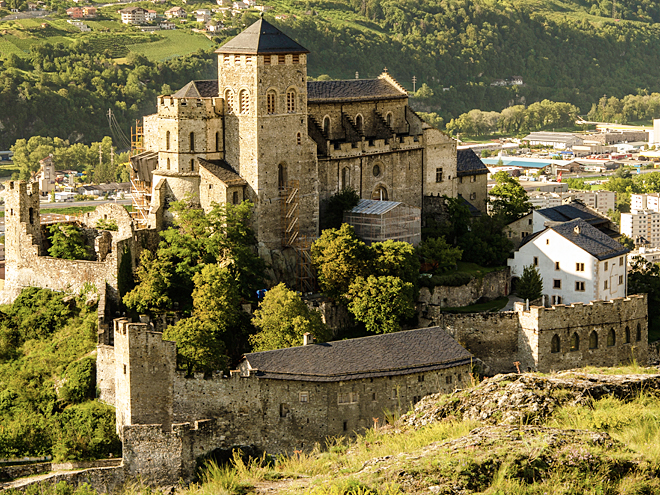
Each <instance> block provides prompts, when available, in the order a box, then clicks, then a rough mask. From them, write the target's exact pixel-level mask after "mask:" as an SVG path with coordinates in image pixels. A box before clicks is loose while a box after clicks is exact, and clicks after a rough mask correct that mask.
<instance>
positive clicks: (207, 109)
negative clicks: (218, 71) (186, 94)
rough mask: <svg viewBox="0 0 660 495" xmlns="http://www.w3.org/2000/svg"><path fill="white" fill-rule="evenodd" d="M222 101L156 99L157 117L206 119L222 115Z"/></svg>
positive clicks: (162, 97)
mask: <svg viewBox="0 0 660 495" xmlns="http://www.w3.org/2000/svg"><path fill="white" fill-rule="evenodd" d="M224 101H225V100H224V99H223V98H220V97H214V98H174V97H172V96H161V97H159V98H158V116H159V117H162V118H174V119H208V118H213V117H217V116H218V115H223V114H224Z"/></svg>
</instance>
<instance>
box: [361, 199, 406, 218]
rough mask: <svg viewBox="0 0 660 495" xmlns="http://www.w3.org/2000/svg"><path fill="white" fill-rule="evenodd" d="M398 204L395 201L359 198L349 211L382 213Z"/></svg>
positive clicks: (370, 213)
mask: <svg viewBox="0 0 660 495" xmlns="http://www.w3.org/2000/svg"><path fill="white" fill-rule="evenodd" d="M400 204H403V203H399V202H397V201H379V200H375V199H361V200H360V201H359V203H358V204H357V205H356V206H355V207H354V208H353V209H352V210H351V211H350V212H349V213H360V214H362V215H383V214H384V213H387V212H388V211H390V210H393V209H394V208H396V207H397V206H399V205H400Z"/></svg>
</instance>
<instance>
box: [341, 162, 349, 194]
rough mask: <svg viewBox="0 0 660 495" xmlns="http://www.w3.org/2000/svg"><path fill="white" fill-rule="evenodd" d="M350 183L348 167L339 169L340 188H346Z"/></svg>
mask: <svg viewBox="0 0 660 495" xmlns="http://www.w3.org/2000/svg"><path fill="white" fill-rule="evenodd" d="M350 185H351V171H350V169H349V168H348V167H344V168H342V169H341V188H342V189H346V188H347V187H349V186H350Z"/></svg>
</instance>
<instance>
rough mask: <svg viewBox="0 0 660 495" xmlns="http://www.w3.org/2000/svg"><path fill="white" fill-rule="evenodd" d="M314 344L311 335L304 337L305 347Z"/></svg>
mask: <svg viewBox="0 0 660 495" xmlns="http://www.w3.org/2000/svg"><path fill="white" fill-rule="evenodd" d="M313 343H314V336H313V335H312V334H311V333H309V332H306V333H305V334H304V335H303V345H310V344H313Z"/></svg>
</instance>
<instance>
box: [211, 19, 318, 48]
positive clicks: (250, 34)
mask: <svg viewBox="0 0 660 495" xmlns="http://www.w3.org/2000/svg"><path fill="white" fill-rule="evenodd" d="M215 53H253V54H256V53H309V50H308V49H307V48H304V47H303V46H301V45H299V44H298V43H296V42H295V41H293V40H292V39H291V38H289V37H288V36H287V35H286V34H284V33H283V32H282V31H280V30H279V29H277V28H276V27H275V26H273V25H272V24H270V23H269V22H266V21H265V20H264V19H263V18H261V19H259V20H258V21H257V22H255V23H254V24H252V25H251V26H250V27H248V28H247V29H245V31H243V32H242V33H240V34H239V35H238V36H236V37H235V38H233V39H231V40H229V41H228V42H227V43H225V44H224V45H222V46H221V47H220V48H218V49H217V50H216V51H215Z"/></svg>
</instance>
